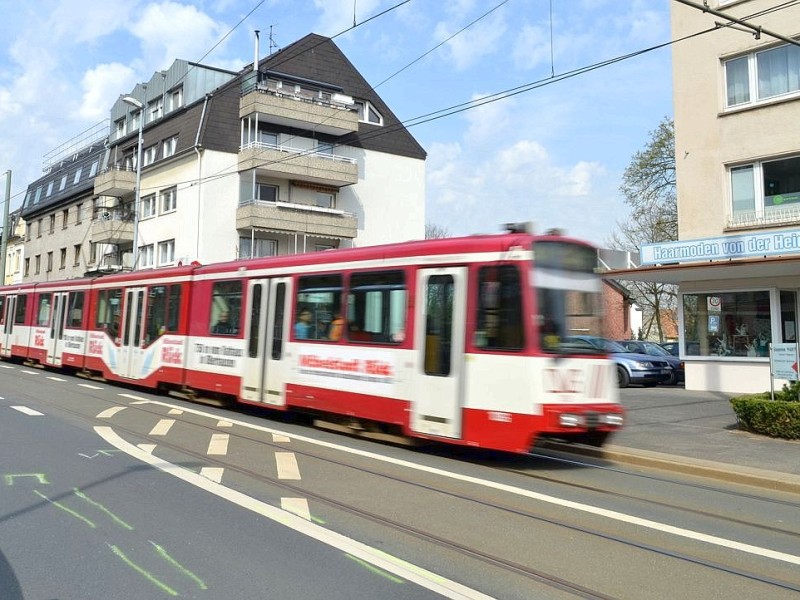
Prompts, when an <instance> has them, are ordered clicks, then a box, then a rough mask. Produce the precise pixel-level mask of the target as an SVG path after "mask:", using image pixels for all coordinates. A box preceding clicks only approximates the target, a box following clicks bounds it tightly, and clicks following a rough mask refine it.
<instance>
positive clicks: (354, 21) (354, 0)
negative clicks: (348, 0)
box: [353, 0, 357, 27]
mask: <svg viewBox="0 0 800 600" xmlns="http://www.w3.org/2000/svg"><path fill="white" fill-rule="evenodd" d="M356 2H357V0H353V27H355V26H356Z"/></svg>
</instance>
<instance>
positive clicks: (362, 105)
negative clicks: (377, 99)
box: [355, 101, 383, 125]
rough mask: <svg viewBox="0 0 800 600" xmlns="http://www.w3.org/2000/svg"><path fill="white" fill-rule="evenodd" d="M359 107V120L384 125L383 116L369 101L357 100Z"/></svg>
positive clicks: (357, 106)
mask: <svg viewBox="0 0 800 600" xmlns="http://www.w3.org/2000/svg"><path fill="white" fill-rule="evenodd" d="M355 104H356V108H358V120H359V121H363V122H364V123H372V124H373V125H383V116H381V113H379V112H378V111H377V110H375V107H374V106H372V104H370V103H369V102H366V101H365V102H356V103H355Z"/></svg>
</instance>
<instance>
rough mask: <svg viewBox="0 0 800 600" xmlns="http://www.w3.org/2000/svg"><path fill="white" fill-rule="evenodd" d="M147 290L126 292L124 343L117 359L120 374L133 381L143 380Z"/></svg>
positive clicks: (130, 289) (136, 289)
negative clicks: (143, 343) (143, 344)
mask: <svg viewBox="0 0 800 600" xmlns="http://www.w3.org/2000/svg"><path fill="white" fill-rule="evenodd" d="M145 297H146V294H145V288H129V289H127V290H125V312H124V313H123V320H122V343H121V344H120V347H119V351H118V353H117V358H118V360H119V370H120V371H119V374H120V375H121V376H123V377H130V378H132V379H142V378H143V376H144V373H143V372H142V360H143V356H144V350H142V337H143V336H144V308H145V306H144V303H145Z"/></svg>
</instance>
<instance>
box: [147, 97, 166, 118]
mask: <svg viewBox="0 0 800 600" xmlns="http://www.w3.org/2000/svg"><path fill="white" fill-rule="evenodd" d="M163 114H164V98H163V96H159V97H158V98H156V99H155V100H151V101H150V102H148V103H147V122H148V123H152V122H153V121H155V120H156V119H160V118H161V116H162V115H163Z"/></svg>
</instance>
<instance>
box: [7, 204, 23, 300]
mask: <svg viewBox="0 0 800 600" xmlns="http://www.w3.org/2000/svg"><path fill="white" fill-rule="evenodd" d="M24 264H25V219H23V218H22V209H17V210H15V211H13V212H12V213H10V214H9V215H8V244H7V245H6V268H5V273H4V274H3V275H4V278H3V282H4V283H5V285H14V284H17V283H22V273H23V271H22V269H23V265H24Z"/></svg>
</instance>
